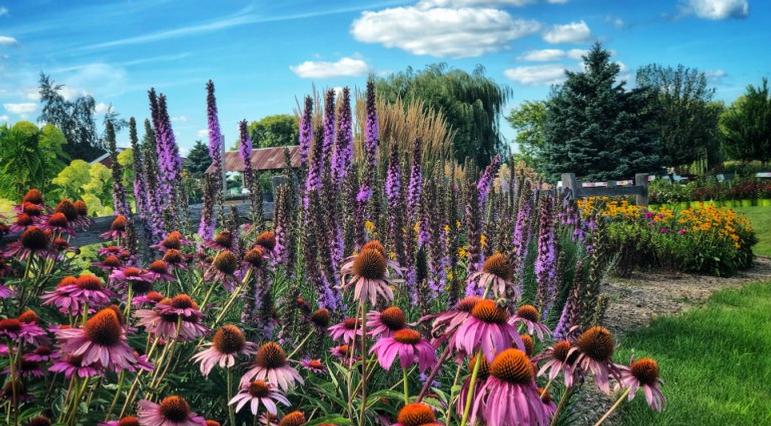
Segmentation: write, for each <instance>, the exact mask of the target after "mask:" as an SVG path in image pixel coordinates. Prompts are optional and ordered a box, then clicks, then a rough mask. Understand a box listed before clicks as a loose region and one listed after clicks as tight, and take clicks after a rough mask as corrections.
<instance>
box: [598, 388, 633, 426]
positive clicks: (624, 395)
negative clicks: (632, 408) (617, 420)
mask: <svg viewBox="0 0 771 426" xmlns="http://www.w3.org/2000/svg"><path fill="white" fill-rule="evenodd" d="M629 389H630V388H626V389H624V392H622V393H621V396H620V397H619V398H618V400H616V403H615V404H613V406H611V407H610V409H609V410H608V412H607V413H605V415H604V416H602V417H600V420H597V423H595V424H594V426H600V425H601V424H602V423H603V422H605V420H607V419H608V417H610V415H611V414H613V412H614V411H616V408H618V407H620V406H621V403H622V402H624V399H626V397H627V396H628V395H629Z"/></svg>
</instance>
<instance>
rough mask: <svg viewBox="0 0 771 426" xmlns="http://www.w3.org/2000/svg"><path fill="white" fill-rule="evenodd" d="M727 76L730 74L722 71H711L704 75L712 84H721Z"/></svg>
mask: <svg viewBox="0 0 771 426" xmlns="http://www.w3.org/2000/svg"><path fill="white" fill-rule="evenodd" d="M727 75H728V73H727V72H725V70H721V69H717V70H711V71H707V72H705V73H704V76H705V77H707V80H709V82H710V83H712V84H720V82H721V81H722V80H723V78H724V77H725V76H727Z"/></svg>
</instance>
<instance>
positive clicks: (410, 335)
mask: <svg viewBox="0 0 771 426" xmlns="http://www.w3.org/2000/svg"><path fill="white" fill-rule="evenodd" d="M369 352H370V353H374V354H375V355H377V360H378V363H380V366H381V367H383V369H384V370H388V369H390V368H391V364H393V362H394V360H395V359H396V356H397V355H398V356H399V362H400V364H401V367H402V368H403V369H404V368H407V367H409V366H411V365H413V364H417V366H418V370H419V371H425V370H427V369H429V368H431V367H433V366H434V364H436V349H434V347H433V346H431V344H430V343H428V340H426V339H424V338H423V336H421V335H420V333H418V332H417V331H415V330H412V329H409V328H405V329H402V330H399V331H397V332H395V333H394V334H393V335H391V337H381V338H380V339H379V340H378V341H377V342H375V344H374V346H372V349H370V351H369Z"/></svg>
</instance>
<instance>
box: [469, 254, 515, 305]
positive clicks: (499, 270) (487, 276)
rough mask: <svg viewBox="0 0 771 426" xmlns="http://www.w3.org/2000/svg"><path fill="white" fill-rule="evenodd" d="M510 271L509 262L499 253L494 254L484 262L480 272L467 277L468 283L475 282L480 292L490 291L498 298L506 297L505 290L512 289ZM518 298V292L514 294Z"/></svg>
mask: <svg viewBox="0 0 771 426" xmlns="http://www.w3.org/2000/svg"><path fill="white" fill-rule="evenodd" d="M511 280H512V269H511V265H509V261H508V260H507V259H506V256H504V255H503V254H501V253H495V254H494V255H492V256H490V257H488V258H487V259H486V260H485V263H484V265H483V266H482V270H481V271H479V272H474V273H473V274H471V275H470V276H469V277H468V281H469V283H473V282H476V285H477V287H478V288H480V289H482V290H487V289H488V288H489V289H492V291H493V294H495V295H496V296H498V297H505V296H506V288H507V287H512V288H516V287H514V284H513V283H512V281H511ZM514 295H515V297H517V298H519V296H520V295H519V293H518V291H517V292H515V293H514Z"/></svg>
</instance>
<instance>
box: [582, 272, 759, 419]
mask: <svg viewBox="0 0 771 426" xmlns="http://www.w3.org/2000/svg"><path fill="white" fill-rule="evenodd" d="M764 280H765V281H768V280H771V258H767V257H758V258H756V259H755V264H754V265H753V267H752V268H750V269H748V270H746V271H742V272H740V273H739V274H737V275H736V276H733V277H728V278H721V277H713V276H707V275H696V274H683V273H673V272H635V273H634V274H632V276H631V277H629V278H611V279H610V280H609V282H608V283H607V284H606V285H605V287H604V288H603V293H604V294H606V295H608V296H609V298H610V303H609V304H608V309H607V313H606V315H605V324H606V325H607V326H608V328H609V329H610V330H611V331H613V333H614V334H615V335H616V337H617V340H616V341H617V342H619V341H623V334H624V333H625V332H628V331H631V330H634V329H638V328H641V327H644V326H646V325H648V324H649V323H650V322H651V321H652V320H653V319H654V318H655V317H658V316H661V315H676V314H679V313H681V312H683V311H686V310H688V309H689V308H692V307H695V306H699V305H701V304H703V303H704V302H705V301H706V300H707V299H708V298H709V296H711V295H712V293H714V292H716V291H718V290H723V289H727V288H738V287H741V286H743V285H745V284H748V283H752V282H758V281H764ZM576 398H577V400H576V402H577V404H576V405H575V407H576V408H579V410H578V411H577V412H576V413H575V414H576V419H577V422H576V424H577V425H590V426H591V425H593V424H594V422H596V421H597V419H598V418H599V416H600V415H602V413H603V412H604V411H605V410H606V409H607V408H608V407H610V405H611V404H613V401H614V399H612V398H610V397H608V396H606V395H603V394H601V393H599V392H598V391H596V388H595V387H594V386H593V384H590V383H587V384H586V386H583V388H582V389H581V391H580V392H579V393H578V395H577V396H576ZM614 417H615V416H614ZM614 417H611V418H610V419H609V420H608V421H606V422H605V425H613V424H617V423H618V422H617V421H614ZM616 420H617V419H616Z"/></svg>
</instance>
